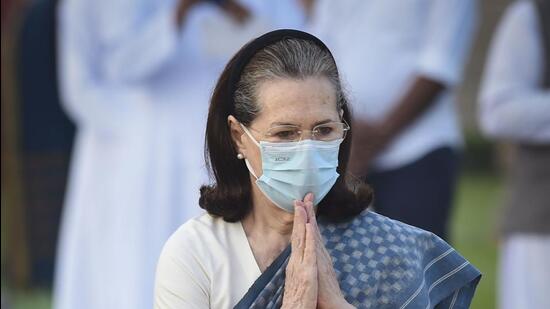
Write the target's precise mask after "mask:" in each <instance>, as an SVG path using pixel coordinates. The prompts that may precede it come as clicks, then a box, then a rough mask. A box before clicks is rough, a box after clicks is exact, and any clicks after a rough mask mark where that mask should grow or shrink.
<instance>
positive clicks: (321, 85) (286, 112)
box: [254, 77, 339, 126]
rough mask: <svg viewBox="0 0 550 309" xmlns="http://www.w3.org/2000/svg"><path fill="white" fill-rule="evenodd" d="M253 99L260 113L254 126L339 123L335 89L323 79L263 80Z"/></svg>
mask: <svg viewBox="0 0 550 309" xmlns="http://www.w3.org/2000/svg"><path fill="white" fill-rule="evenodd" d="M257 99H258V104H259V105H260V113H259V115H258V117H257V118H256V119H255V120H254V122H255V123H257V124H258V125H263V126H269V125H271V124H273V123H274V122H284V123H292V124H296V125H309V124H310V123H311V122H316V121H322V120H326V119H331V120H333V121H338V120H339V114H338V110H337V107H336V89H335V88H334V86H333V85H332V84H331V82H330V81H329V80H328V79H327V78H325V77H309V78H306V79H275V80H270V81H265V82H262V83H261V84H260V85H259V86H258V89H257Z"/></svg>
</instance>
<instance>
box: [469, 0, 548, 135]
mask: <svg viewBox="0 0 550 309" xmlns="http://www.w3.org/2000/svg"><path fill="white" fill-rule="evenodd" d="M543 53H544V51H543V45H542V42H541V33H540V24H539V20H538V13H537V11H536V8H535V6H534V5H533V1H518V2H516V3H514V4H512V5H511V6H510V8H509V9H508V10H507V11H506V14H505V16H504V17H503V19H502V22H501V23H500V25H499V27H498V29H497V31H496V34H495V38H494V40H493V42H492V44H491V48H490V52H489V54H488V58H487V65H486V68H485V73H484V78H483V84H482V87H481V94H480V100H479V101H480V104H481V106H480V113H479V115H480V124H481V128H482V130H483V132H484V133H485V134H486V135H488V136H490V137H492V138H497V139H505V140H508V141H516V142H524V143H528V142H530V143H548V142H550V89H543V88H542V87H541V81H542V79H543V78H542V75H543V71H544V63H545V62H544V58H543V57H544V54H543ZM549 61H550V60H549Z"/></svg>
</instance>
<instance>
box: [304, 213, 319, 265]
mask: <svg viewBox="0 0 550 309" xmlns="http://www.w3.org/2000/svg"><path fill="white" fill-rule="evenodd" d="M305 236H306V239H305V241H306V246H305V249H304V260H303V261H304V263H305V264H306V265H312V266H315V267H317V254H316V251H317V248H316V247H317V244H316V241H315V231H314V230H313V225H311V223H306V235H305Z"/></svg>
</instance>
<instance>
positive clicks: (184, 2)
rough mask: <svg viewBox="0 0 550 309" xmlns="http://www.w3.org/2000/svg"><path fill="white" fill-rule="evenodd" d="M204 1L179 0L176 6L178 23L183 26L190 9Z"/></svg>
mask: <svg viewBox="0 0 550 309" xmlns="http://www.w3.org/2000/svg"><path fill="white" fill-rule="evenodd" d="M202 1H204V0H179V2H178V5H177V7H176V25H177V26H178V27H181V25H183V22H184V21H185V18H186V17H187V14H188V13H189V10H191V8H192V7H193V6H194V5H196V4H197V3H200V2H202Z"/></svg>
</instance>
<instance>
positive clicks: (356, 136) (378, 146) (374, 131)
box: [349, 120, 391, 177]
mask: <svg viewBox="0 0 550 309" xmlns="http://www.w3.org/2000/svg"><path fill="white" fill-rule="evenodd" d="M390 141H391V134H390V133H389V130H387V129H386V128H385V126H384V125H373V124H370V123H367V122H365V121H361V120H358V121H355V122H354V123H353V140H352V147H351V157H350V162H349V170H350V172H351V173H352V174H353V175H355V176H358V177H363V176H365V175H366V174H367V169H368V167H369V165H370V163H371V162H372V160H373V159H374V158H375V157H376V156H377V155H378V154H379V153H380V152H381V151H382V150H384V148H385V147H386V146H387V144H388V143H389V142H390Z"/></svg>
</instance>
